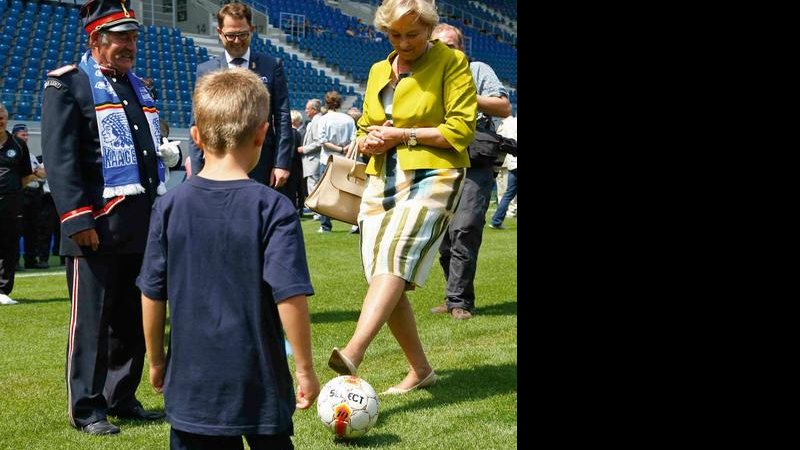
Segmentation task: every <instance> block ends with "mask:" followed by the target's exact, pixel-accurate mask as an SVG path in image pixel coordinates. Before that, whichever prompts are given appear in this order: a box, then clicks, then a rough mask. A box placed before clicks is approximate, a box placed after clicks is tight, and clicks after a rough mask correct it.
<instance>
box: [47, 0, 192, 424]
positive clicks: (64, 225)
mask: <svg viewBox="0 0 800 450" xmlns="http://www.w3.org/2000/svg"><path fill="white" fill-rule="evenodd" d="M80 16H81V19H82V21H83V26H84V30H85V31H86V33H87V34H88V35H89V39H88V46H89V51H87V52H86V53H85V54H84V55H83V56H82V57H81V59H80V62H79V63H78V64H72V65H68V66H64V67H61V68H59V69H56V70H54V71H51V72H50V73H48V78H47V80H46V81H45V84H44V91H43V94H42V149H43V154H44V162H45V164H46V165H47V171H48V173H49V175H50V176H49V182H50V190H51V193H52V196H53V200H54V201H55V205H56V209H57V210H58V214H59V216H60V220H61V235H62V239H61V254H62V255H64V256H66V258H67V261H66V262H67V264H66V266H67V267H66V275H67V284H68V287H69V295H70V300H71V302H72V307H71V314H70V323H69V334H68V341H67V362H66V366H67V367H66V376H67V397H68V416H69V420H70V423H71V425H72V426H74V427H75V428H77V429H79V430H80V431H83V432H85V433H89V434H95V435H106V434H115V433H119V431H120V429H119V428H118V427H117V426H115V425H113V424H111V423H109V422H108V418H107V416H116V417H119V418H126V419H139V420H155V419H160V418H162V417H163V416H164V415H163V414H162V413H160V412H149V411H145V410H144V409H143V408H142V404H141V403H140V402H139V400H137V398H136V389H137V388H138V386H139V382H140V381H141V378H142V370H143V366H144V352H145V345H144V332H143V329H142V307H141V299H140V298H141V293H140V291H139V289H138V288H137V287H136V285H135V280H136V276H137V275H138V274H139V270H140V268H141V265H142V258H143V254H144V249H145V244H146V240H147V231H148V225H149V220H150V211H151V208H152V206H153V203H154V202H155V200H156V197H157V196H159V195H162V194H164V193H165V192H166V187H165V184H164V176H165V175H164V173H165V169H166V168H169V167H173V166H175V165H177V163H178V162H179V161H180V154H179V153H176V152H175V149H176V146H169V145H166V144H161V131H160V128H159V117H158V111H157V109H156V106H155V103H154V101H153V98H152V96H151V95H150V93H149V91H148V90H147V87H146V86H145V85H144V83H143V82H142V80H141V79H140V78H139V77H138V76H136V74H135V73H134V72H133V71H132V68H133V64H134V62H135V61H136V38H137V36H138V33H139V27H140V24H139V21H138V20H137V19H136V16H135V13H134V11H133V10H131V9H130V7H129V5H128V0H89V1H88V2H87V3H85V4H84V5H83V7H82V8H81V10H80Z"/></svg>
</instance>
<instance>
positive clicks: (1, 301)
mask: <svg viewBox="0 0 800 450" xmlns="http://www.w3.org/2000/svg"><path fill="white" fill-rule="evenodd" d="M17 303H19V302H18V301H16V300H14V299H12V298H11V297H9V296H7V295H6V294H0V305H16V304H17Z"/></svg>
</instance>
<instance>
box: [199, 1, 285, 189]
mask: <svg viewBox="0 0 800 450" xmlns="http://www.w3.org/2000/svg"><path fill="white" fill-rule="evenodd" d="M252 22H253V15H252V12H251V11H250V7H249V6H247V5H245V4H244V3H228V4H227V5H225V6H223V7H222V8H220V10H219V12H217V24H218V27H217V33H218V34H219V39H220V42H221V43H222V46H223V47H225V54H224V55H223V57H222V58H214V59H210V60H208V61H206V62H204V63H202V64H200V65H198V66H197V78H198V79H199V78H200V77H202V76H203V75H204V74H206V73H208V72H211V71H212V70H217V69H224V68H235V67H240V68H244V69H250V70H252V71H253V72H255V73H256V74H257V75H258V76H259V77H261V81H263V82H264V85H265V86H266V87H267V90H268V91H269V98H270V105H269V117H267V122H268V123H269V131H267V139H266V140H265V141H264V145H263V146H262V148H261V158H260V159H259V160H258V164H257V165H256V167H255V168H254V169H253V170H252V171H251V172H250V173H249V175H250V178H252V179H254V180H256V181H258V182H261V183H263V184H266V185H267V186H271V187H273V188H275V189H278V188H280V187H281V186H283V185H284V184H286V182H287V181H288V179H289V173H290V170H291V168H292V158H293V155H294V153H295V151H296V149H295V148H294V133H293V132H292V118H291V110H290V107H289V84H288V82H287V81H286V74H285V72H284V70H283V61H281V59H280V58H275V57H272V56H270V55H266V54H263V53H258V52H254V51H252V50H250V40H251V39H252V36H253V31H255V26H253V24H252ZM264 107H265V108H266V107H267V105H264ZM189 156H190V157H191V168H192V173H193V174H197V173H199V172H200V171H201V170H202V169H203V154H202V152H201V151H200V149H199V148H197V146H196V145H195V144H194V141H190V142H189ZM290 198H291V197H290Z"/></svg>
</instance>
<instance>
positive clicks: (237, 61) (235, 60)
mask: <svg viewBox="0 0 800 450" xmlns="http://www.w3.org/2000/svg"><path fill="white" fill-rule="evenodd" d="M244 63H245V61H244V58H233V59H232V60H231V64H233V65H234V66H236V67H242V65H243V64H244Z"/></svg>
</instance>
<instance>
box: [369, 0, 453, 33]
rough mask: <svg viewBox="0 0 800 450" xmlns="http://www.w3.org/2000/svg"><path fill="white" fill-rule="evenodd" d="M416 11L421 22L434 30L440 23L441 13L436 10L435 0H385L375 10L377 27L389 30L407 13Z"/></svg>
mask: <svg viewBox="0 0 800 450" xmlns="http://www.w3.org/2000/svg"><path fill="white" fill-rule="evenodd" d="M411 13H414V14H416V15H417V16H418V19H417V20H419V21H420V22H422V23H423V24H424V25H426V26H427V27H428V30H433V27H435V26H436V24H437V23H439V14H438V13H437V12H436V2H435V0H383V3H382V4H381V6H379V7H378V9H377V11H375V21H374V22H373V23H374V24H375V28H377V29H379V30H380V31H383V32H384V33H386V32H388V31H389V28H390V27H391V25H392V24H393V23H395V22H397V21H398V20H399V19H400V18H401V17H403V16H405V15H406V14H411Z"/></svg>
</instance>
